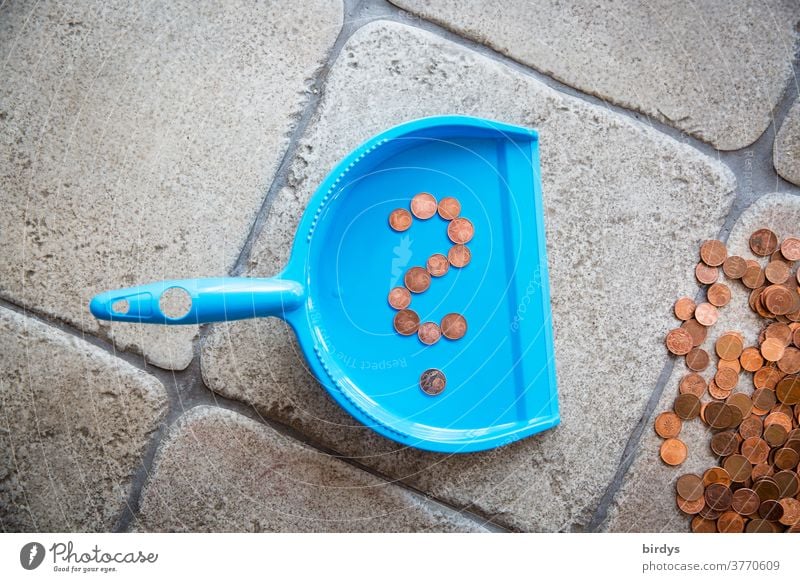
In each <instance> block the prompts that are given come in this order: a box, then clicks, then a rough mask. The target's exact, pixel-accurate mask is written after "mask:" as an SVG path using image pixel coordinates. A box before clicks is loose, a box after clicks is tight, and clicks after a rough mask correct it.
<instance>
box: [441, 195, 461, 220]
mask: <svg viewBox="0 0 800 582" xmlns="http://www.w3.org/2000/svg"><path fill="white" fill-rule="evenodd" d="M460 212H461V203H460V202H459V201H458V200H456V199H455V198H453V197H452V196H445V197H444V198H442V199H441V200H439V216H441V217H442V218H444V219H445V220H453V219H454V218H455V217H456V216H458V215H459V213H460Z"/></svg>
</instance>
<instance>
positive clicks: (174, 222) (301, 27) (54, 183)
mask: <svg viewBox="0 0 800 582" xmlns="http://www.w3.org/2000/svg"><path fill="white" fill-rule="evenodd" d="M341 24H342V4H341V1H340V0H310V1H309V2H302V3H299V4H298V3H295V2H289V1H278V2H270V3H266V4H258V5H255V4H252V3H249V2H243V1H238V0H237V1H236V2H228V3H217V2H212V1H206V0H203V1H200V2H194V1H186V0H182V1H177V2H166V3H143V4H140V3H130V2H121V1H115V2H99V1H82V2H73V3H68V4H65V3H46V2H41V3H39V2H12V3H8V2H6V3H3V5H2V6H0V62H2V64H1V65H0V76H1V77H2V79H3V82H2V88H0V191H2V197H3V213H2V216H0V232H2V237H0V296H2V297H4V298H6V299H9V300H10V301H12V302H15V303H17V304H20V305H24V306H26V307H28V308H30V309H35V310H37V311H39V312H42V313H46V314H47V315H50V316H54V317H58V318H63V319H64V320H66V321H68V322H70V323H71V324H73V325H76V326H79V327H80V328H81V329H84V330H86V331H89V332H92V333H101V334H107V333H108V334H110V336H111V337H113V339H114V341H115V342H116V343H117V345H118V347H120V348H121V349H128V348H133V349H136V350H137V351H143V353H144V354H145V355H146V356H147V358H148V360H149V361H151V362H152V363H154V364H156V365H158V366H161V367H166V368H176V369H182V368H185V367H186V366H188V364H189V362H190V361H191V358H192V354H193V352H192V343H191V342H192V339H193V338H194V337H195V335H196V333H197V330H196V328H193V327H181V328H169V329H167V328H166V327H163V326H162V327H159V326H151V327H148V326H139V325H132V324H122V325H119V326H114V327H113V329H110V330H109V329H108V327H107V326H106V325H102V327H100V326H99V325H98V322H97V321H95V320H94V318H93V317H92V316H91V315H90V314H89V313H88V308H87V305H88V302H89V299H90V298H91V296H92V295H94V294H95V293H97V292H100V291H103V290H106V289H113V288H117V287H125V286H130V285H134V284H139V283H146V282H149V281H152V280H160V279H172V278H180V277H200V276H220V275H225V274H227V272H228V271H229V269H230V268H231V267H232V266H233V264H234V262H235V260H236V258H237V256H238V254H239V252H240V249H241V247H242V245H243V243H244V241H245V239H246V237H247V234H248V231H249V229H250V226H251V224H252V222H253V220H254V217H255V213H256V211H257V210H258V208H259V206H260V204H261V201H262V199H263V197H264V195H265V192H266V190H267V188H268V187H269V184H270V183H271V181H272V177H273V175H274V172H275V170H276V168H277V165H278V163H279V161H280V159H281V156H282V155H283V152H284V150H285V147H286V145H287V140H288V134H289V132H290V130H291V129H292V128H293V127H294V126H295V124H296V121H297V118H298V115H299V112H300V111H301V109H302V107H303V105H304V104H305V103H306V101H307V96H308V95H307V88H308V84H309V79H310V78H311V77H312V76H313V75H314V72H315V70H316V69H317V68H318V67H320V65H321V63H322V62H323V61H324V59H325V57H326V55H327V52H328V51H329V49H330V47H331V46H332V44H333V42H334V40H335V39H336V36H337V34H338V32H339V30H340V28H341Z"/></svg>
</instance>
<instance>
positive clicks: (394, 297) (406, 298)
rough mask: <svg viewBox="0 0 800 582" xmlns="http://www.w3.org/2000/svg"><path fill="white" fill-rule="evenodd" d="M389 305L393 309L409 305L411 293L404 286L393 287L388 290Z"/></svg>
mask: <svg viewBox="0 0 800 582" xmlns="http://www.w3.org/2000/svg"><path fill="white" fill-rule="evenodd" d="M389 305H391V306H392V307H394V308H395V309H405V308H406V307H408V306H409V305H411V293H409V291H408V289H406V288H405V287H395V288H394V289H392V290H391V291H389Z"/></svg>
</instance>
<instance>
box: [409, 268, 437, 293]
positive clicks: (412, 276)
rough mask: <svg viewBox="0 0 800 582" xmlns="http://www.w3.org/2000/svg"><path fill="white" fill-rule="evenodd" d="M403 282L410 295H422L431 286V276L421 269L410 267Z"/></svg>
mask: <svg viewBox="0 0 800 582" xmlns="http://www.w3.org/2000/svg"><path fill="white" fill-rule="evenodd" d="M403 282H404V283H405V285H406V287H408V290H409V291H411V292H412V293H422V292H423V291H426V290H427V289H428V287H430V286H431V274H430V273H428V271H427V270H425V269H423V268H422V267H411V268H410V269H409V270H408V271H406V275H405V277H404V278H403Z"/></svg>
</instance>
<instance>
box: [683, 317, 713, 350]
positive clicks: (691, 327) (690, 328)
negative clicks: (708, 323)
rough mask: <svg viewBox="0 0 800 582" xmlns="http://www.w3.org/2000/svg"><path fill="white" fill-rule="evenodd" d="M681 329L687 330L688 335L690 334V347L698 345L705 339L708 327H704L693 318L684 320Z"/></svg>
mask: <svg viewBox="0 0 800 582" xmlns="http://www.w3.org/2000/svg"><path fill="white" fill-rule="evenodd" d="M681 329H685V330H686V331H687V332H689V335H690V336H692V347H696V346H699V345H700V344H702V343H703V342H704V341H706V335H708V329H706V327H705V326H703V325H700V324H699V323H698V322H697V320H696V319H694V318H692V319H690V320H689V321H684V322H683V323H682V324H681Z"/></svg>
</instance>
